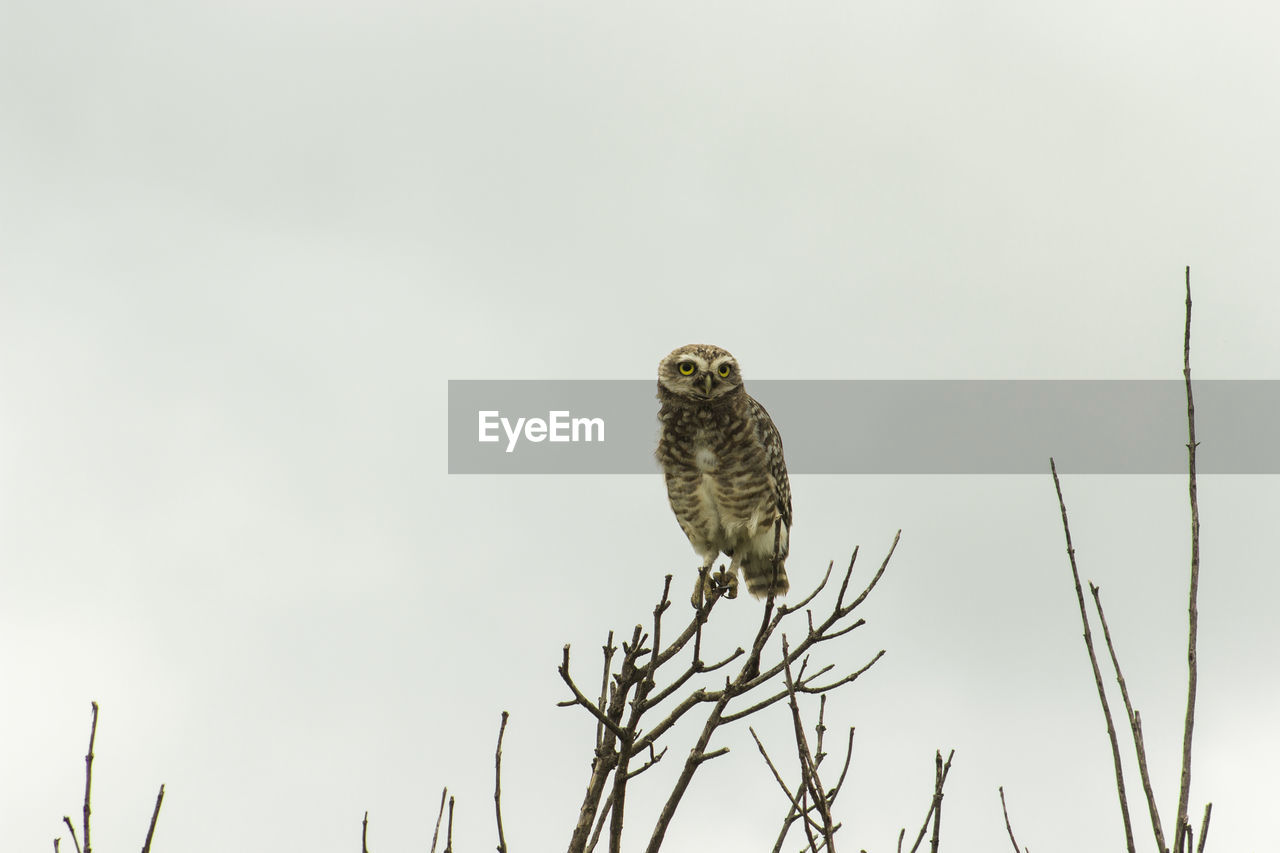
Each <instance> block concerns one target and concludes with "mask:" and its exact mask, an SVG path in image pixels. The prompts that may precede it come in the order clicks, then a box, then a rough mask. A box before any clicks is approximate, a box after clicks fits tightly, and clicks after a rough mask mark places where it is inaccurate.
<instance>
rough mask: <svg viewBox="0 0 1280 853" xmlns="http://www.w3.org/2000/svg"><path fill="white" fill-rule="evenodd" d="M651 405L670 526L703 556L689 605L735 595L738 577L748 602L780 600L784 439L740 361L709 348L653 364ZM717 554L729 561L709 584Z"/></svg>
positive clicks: (786, 512) (786, 534) (787, 516)
mask: <svg viewBox="0 0 1280 853" xmlns="http://www.w3.org/2000/svg"><path fill="white" fill-rule="evenodd" d="M658 400H659V401H661V403H662V406H661V408H660V409H659V411H658V420H659V422H660V424H661V432H660V436H659V438H658V449H657V451H656V453H655V454H654V455H655V456H657V458H658V463H659V464H660V465H661V466H662V471H663V473H664V474H665V475H666V480H667V498H668V499H669V500H670V502H671V510H672V511H673V512H674V513H675V515H676V521H678V522H680V528H681V529H682V530H684V533H685V535H686V536H688V537H689V543H690V544H691V545H692V546H693V550H694V551H696V552H697V553H698V554H699V555H700V556H701V557H702V567H701V570H700V572H699V582H698V583H697V584H696V585H695V587H694V592H693V604H694V606H695V607H699V606H701V602H702V601H703V599H704V598H709V597H711V596H712V595H714V594H718V593H723V594H724V595H725V597H726V598H733V597H734V596H736V595H737V589H738V571H739V570H741V571H742V577H743V579H744V580H745V581H746V583H747V591H748V592H750V593H751V594H752V595H755V596H756V597H758V598H764V597H766V596H768V595H770V594H773V595H783V594H785V593H786V592H787V589H788V588H789V586H790V585H789V584H788V583H787V572H786V569H785V568H784V566H783V564H784V561H785V560H786V557H787V550H788V541H789V538H790V532H791V484H790V482H789V481H788V479H787V463H786V461H785V460H784V459H783V456H782V437H781V436H779V435H778V428H777V427H775V426H774V425H773V420H772V419H771V418H770V417H769V413H768V412H766V411H765V410H764V406H761V405H760V404H759V403H757V402H756V401H755V400H754V399H753V398H752V397H751V395H750V394H748V393H747V391H746V389H745V388H744V387H743V385H742V374H741V373H740V372H739V370H738V362H737V360H736V359H735V358H734V357H733V356H732V355H730V354H729V353H728V352H726V351H725V350H722V349H721V348H720V347H716V346H710V345H707V344H690V345H689V346H684V347H680V348H679V349H677V350H675V351H674V352H672V353H671V354H670V355H668V356H667V357H666V358H664V359H663V360H662V361H661V363H659V365H658ZM775 548H776V551H775ZM721 552H724V553H725V554H726V555H727V556H729V557H731V558H732V563H731V565H730V566H729V569H728V571H727V572H726V571H724V570H722V571H721V572H720V573H719V575H718V576H715V577H713V576H712V573H711V567H712V565H714V564H715V561H716V558H717V557H719V556H720V553H721ZM775 553H776V560H775Z"/></svg>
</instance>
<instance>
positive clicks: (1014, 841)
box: [1000, 785, 1022, 853]
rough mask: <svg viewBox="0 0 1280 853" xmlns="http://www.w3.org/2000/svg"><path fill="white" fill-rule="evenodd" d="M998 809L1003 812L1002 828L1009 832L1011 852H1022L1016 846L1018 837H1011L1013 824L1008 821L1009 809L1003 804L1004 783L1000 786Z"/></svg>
mask: <svg viewBox="0 0 1280 853" xmlns="http://www.w3.org/2000/svg"><path fill="white" fill-rule="evenodd" d="M1000 811H1001V812H1003V813H1004V828H1005V830H1006V831H1007V832H1008V833H1009V841H1010V842H1012V844H1013V853H1022V850H1020V849H1019V848H1018V839H1016V838H1014V837H1013V826H1012V825H1010V823H1009V809H1008V807H1006V806H1005V804H1004V785H1001V786H1000Z"/></svg>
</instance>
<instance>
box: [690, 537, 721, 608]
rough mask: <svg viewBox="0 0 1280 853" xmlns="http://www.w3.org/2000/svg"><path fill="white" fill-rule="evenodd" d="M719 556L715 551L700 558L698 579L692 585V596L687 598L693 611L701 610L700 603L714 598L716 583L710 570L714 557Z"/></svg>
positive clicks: (714, 561)
mask: <svg viewBox="0 0 1280 853" xmlns="http://www.w3.org/2000/svg"><path fill="white" fill-rule="evenodd" d="M719 556H720V552H719V551H716V552H714V553H711V554H704V555H703V557H702V565H701V566H699V567H698V577H697V578H696V579H695V580H694V584H693V595H692V596H690V597H689V601H690V603H692V604H693V607H694V609H695V610H700V609H702V602H704V601H710V600H711V599H713V598H715V595H716V582H715V578H714V577H713V574H712V571H711V568H712V566H714V565H715V564H716V557H719Z"/></svg>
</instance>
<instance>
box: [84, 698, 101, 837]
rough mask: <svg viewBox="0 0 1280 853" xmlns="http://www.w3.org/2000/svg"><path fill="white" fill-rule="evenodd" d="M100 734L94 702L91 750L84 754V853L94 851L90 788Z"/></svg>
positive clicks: (90, 739) (90, 736)
mask: <svg viewBox="0 0 1280 853" xmlns="http://www.w3.org/2000/svg"><path fill="white" fill-rule="evenodd" d="M97 734H98V703H97V702H94V703H93V725H92V726H91V727H90V728H89V751H88V752H86V753H85V756H84V853H92V851H93V846H92V845H91V844H90V843H89V789H90V787H91V786H92V785H93V739H94V738H95V737H96V736H97Z"/></svg>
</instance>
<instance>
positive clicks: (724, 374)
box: [716, 364, 733, 379]
mask: <svg viewBox="0 0 1280 853" xmlns="http://www.w3.org/2000/svg"><path fill="white" fill-rule="evenodd" d="M732 371H733V368H732V367H730V366H729V365H727V364H722V365H720V369H719V370H717V371H716V373H719V374H720V378H721V379H727V378H729V374H730V373H731V372H732Z"/></svg>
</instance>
